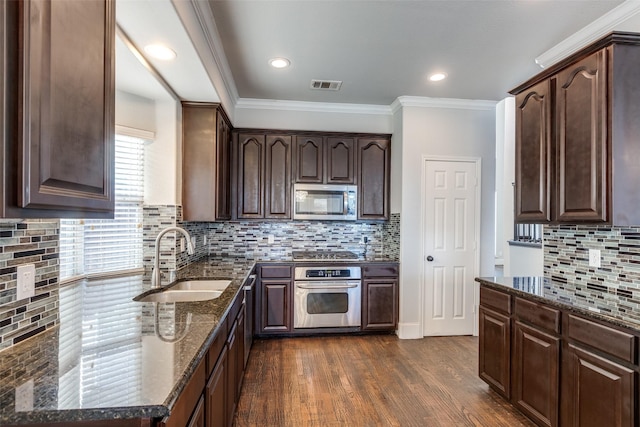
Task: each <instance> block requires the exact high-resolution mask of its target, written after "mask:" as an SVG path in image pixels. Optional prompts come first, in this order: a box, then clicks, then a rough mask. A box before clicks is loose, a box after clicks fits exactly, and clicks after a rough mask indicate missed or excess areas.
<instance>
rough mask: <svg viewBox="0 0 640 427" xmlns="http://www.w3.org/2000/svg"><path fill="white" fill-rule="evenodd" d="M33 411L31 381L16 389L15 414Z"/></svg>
mask: <svg viewBox="0 0 640 427" xmlns="http://www.w3.org/2000/svg"><path fill="white" fill-rule="evenodd" d="M29 411H33V380H29V381H27V382H26V383H23V384H21V385H19V386H18V387H16V412H29Z"/></svg>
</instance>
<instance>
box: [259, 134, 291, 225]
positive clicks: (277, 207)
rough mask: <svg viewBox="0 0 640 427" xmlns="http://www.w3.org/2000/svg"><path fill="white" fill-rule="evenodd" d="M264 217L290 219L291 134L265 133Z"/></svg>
mask: <svg viewBox="0 0 640 427" xmlns="http://www.w3.org/2000/svg"><path fill="white" fill-rule="evenodd" d="M266 151H267V158H266V167H265V170H266V180H265V190H264V191H265V203H266V205H265V218H279V219H291V136H287V135H267V142H266Z"/></svg>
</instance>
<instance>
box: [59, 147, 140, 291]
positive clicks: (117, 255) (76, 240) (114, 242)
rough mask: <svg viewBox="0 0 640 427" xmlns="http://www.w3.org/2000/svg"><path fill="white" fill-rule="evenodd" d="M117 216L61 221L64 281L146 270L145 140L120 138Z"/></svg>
mask: <svg viewBox="0 0 640 427" xmlns="http://www.w3.org/2000/svg"><path fill="white" fill-rule="evenodd" d="M115 150H116V151H115V157H116V162H115V217H114V219H112V220H111V219H109V220H94V219H92V220H89V219H85V220H78V219H61V220H60V280H61V281H62V280H65V279H70V278H73V277H76V276H82V275H87V274H96V273H109V272H115V271H122V270H130V269H135V268H140V267H142V204H143V196H144V170H143V167H144V140H142V139H140V138H134V137H129V136H124V135H116V144H115Z"/></svg>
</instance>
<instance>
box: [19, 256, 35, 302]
mask: <svg viewBox="0 0 640 427" xmlns="http://www.w3.org/2000/svg"><path fill="white" fill-rule="evenodd" d="M16 275H17V289H16V300H18V301H19V300H23V299H25V298H31V297H32V296H34V295H35V294H36V266H35V265H34V264H25V265H19V266H18V268H17V269H16Z"/></svg>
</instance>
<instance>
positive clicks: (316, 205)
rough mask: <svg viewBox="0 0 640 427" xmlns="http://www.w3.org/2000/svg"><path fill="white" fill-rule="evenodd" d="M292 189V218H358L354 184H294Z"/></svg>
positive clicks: (348, 219) (356, 188)
mask: <svg viewBox="0 0 640 427" xmlns="http://www.w3.org/2000/svg"><path fill="white" fill-rule="evenodd" d="M293 191H294V209H293V219H319V220H343V221H345V220H346V221H355V220H356V219H358V187H357V186H355V185H335V184H294V186H293Z"/></svg>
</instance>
